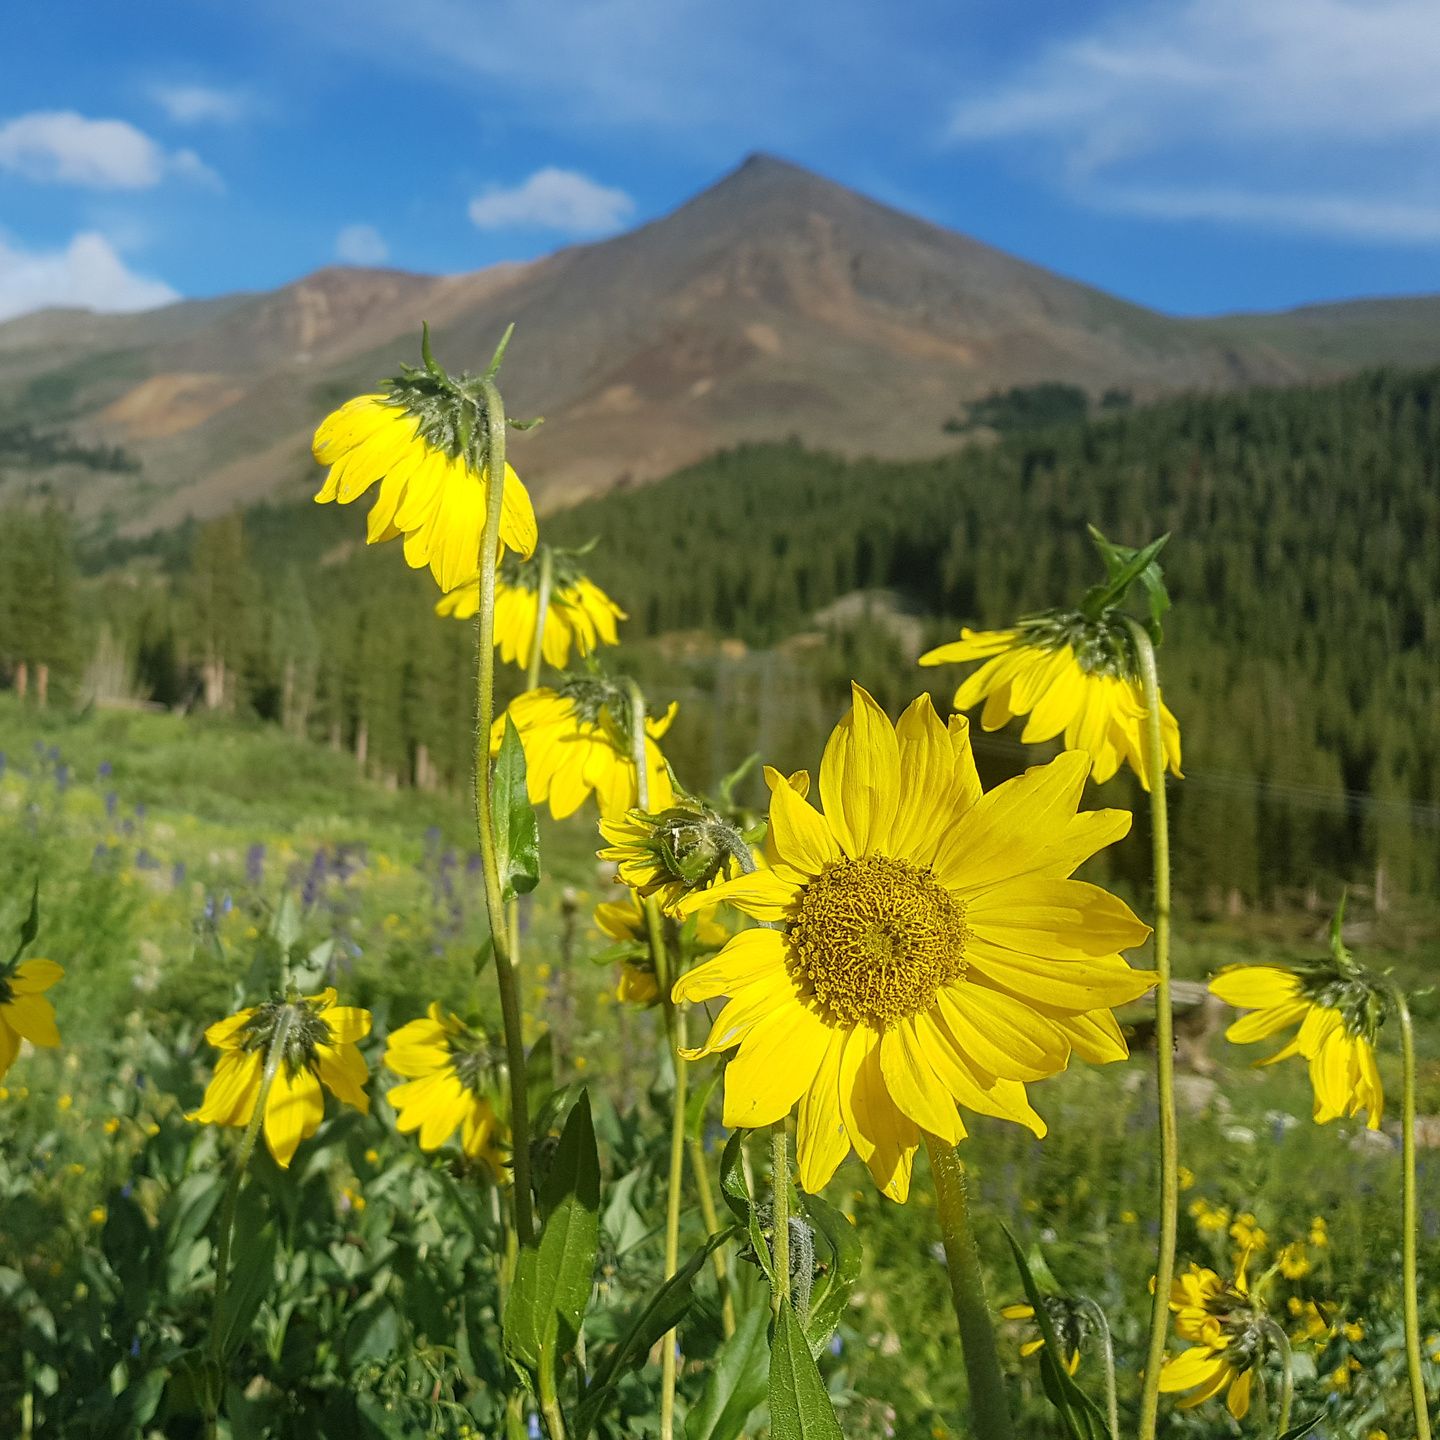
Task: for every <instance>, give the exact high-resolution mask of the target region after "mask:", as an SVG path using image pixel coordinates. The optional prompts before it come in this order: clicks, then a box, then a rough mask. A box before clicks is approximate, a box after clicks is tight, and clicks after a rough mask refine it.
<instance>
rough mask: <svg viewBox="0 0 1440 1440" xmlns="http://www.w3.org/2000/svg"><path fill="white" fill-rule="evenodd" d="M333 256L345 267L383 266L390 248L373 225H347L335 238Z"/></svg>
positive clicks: (388, 256)
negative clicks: (342, 262) (345, 265)
mask: <svg viewBox="0 0 1440 1440" xmlns="http://www.w3.org/2000/svg"><path fill="white" fill-rule="evenodd" d="M335 254H336V257H337V258H338V259H340V260H342V261H344V263H345V264H347V265H383V264H384V263H385V262H386V261H387V260H388V259H389V258H390V247H389V246H388V245H387V244H386V243H385V237H384V236H383V235H381V233H380V232H379V231H378V230H377V229H376V228H375V227H374V226H373V225H347V226H346V227H345V228H344V229H343V230H342V231H341V232H340V233H339V234H338V235H337V236H336V237H335Z"/></svg>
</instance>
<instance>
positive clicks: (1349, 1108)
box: [1210, 965, 1385, 1130]
mask: <svg viewBox="0 0 1440 1440" xmlns="http://www.w3.org/2000/svg"><path fill="white" fill-rule="evenodd" d="M1210 992H1211V994H1213V995H1216V996H1218V997H1219V998H1220V999H1221V1000H1223V1001H1225V1003H1226V1004H1227V1005H1234V1006H1237V1007H1238V1008H1240V1009H1242V1010H1249V1011H1251V1012H1252V1013H1250V1014H1249V1015H1242V1016H1241V1017H1240V1019H1238V1020H1237V1021H1236V1022H1235V1023H1234V1024H1233V1025H1232V1026H1231V1027H1230V1028H1229V1029H1228V1030H1227V1031H1226V1032H1225V1038H1226V1039H1227V1040H1230V1041H1232V1042H1233V1043H1235V1044H1237V1045H1248V1044H1250V1043H1252V1042H1253V1041H1256V1040H1264V1039H1265V1038H1267V1037H1268V1036H1270V1035H1274V1034H1276V1033H1277V1032H1279V1031H1281V1030H1284V1029H1287V1028H1288V1027H1289V1026H1291V1025H1294V1024H1295V1023H1296V1022H1297V1021H1298V1022H1299V1025H1300V1029H1299V1031H1298V1032H1297V1033H1296V1035H1295V1038H1294V1039H1293V1040H1291V1041H1290V1043H1289V1044H1288V1045H1286V1046H1284V1048H1283V1049H1280V1050H1277V1051H1276V1052H1275V1054H1273V1055H1270V1056H1268V1057H1267V1058H1266V1059H1264V1060H1257V1061H1256V1062H1255V1063H1256V1064H1257V1065H1273V1064H1274V1063H1275V1062H1276V1061H1277V1060H1285V1059H1288V1058H1289V1057H1290V1056H1291V1055H1300V1056H1303V1057H1304V1058H1305V1059H1306V1060H1308V1061H1309V1062H1310V1083H1311V1085H1312V1086H1313V1087H1314V1091H1315V1121H1316V1123H1317V1124H1320V1125H1323V1124H1325V1123H1326V1122H1327V1121H1329V1120H1336V1119H1339V1118H1340V1117H1341V1116H1345V1115H1355V1114H1357V1113H1358V1112H1359V1111H1361V1110H1365V1111H1368V1112H1369V1119H1368V1120H1367V1121H1366V1124H1367V1125H1368V1126H1369V1128H1370V1129H1371V1130H1378V1129H1379V1128H1380V1122H1381V1119H1382V1117H1383V1115H1384V1111H1385V1091H1384V1087H1383V1086H1382V1085H1381V1083H1380V1072H1379V1071H1378V1070H1377V1069H1376V1067H1375V1049H1374V1046H1373V1045H1372V1044H1371V1042H1370V1041H1369V1040H1368V1039H1366V1037H1365V1035H1364V1034H1363V1033H1362V1028H1361V1024H1359V1023H1356V1024H1355V1028H1354V1029H1352V1023H1351V1022H1350V1021H1349V1020H1347V1016H1346V1013H1345V1012H1344V1011H1343V1010H1340V1009H1336V1008H1333V1007H1331V1006H1329V1005H1322V1004H1319V1003H1317V1002H1316V1001H1314V1000H1312V999H1310V998H1308V996H1307V993H1306V985H1305V983H1304V981H1303V979H1302V976H1300V975H1298V974H1296V973H1295V972H1294V971H1291V970H1287V969H1283V968H1282V967H1280V966H1278V965H1231V966H1229V967H1227V968H1226V969H1224V970H1222V971H1221V972H1220V973H1219V974H1218V975H1217V976H1216V977H1215V978H1214V979H1213V980H1212V981H1211V982H1210Z"/></svg>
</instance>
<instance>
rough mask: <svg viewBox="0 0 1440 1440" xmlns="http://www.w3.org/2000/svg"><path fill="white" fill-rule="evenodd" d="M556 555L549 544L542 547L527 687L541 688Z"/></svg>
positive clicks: (529, 688)
mask: <svg viewBox="0 0 1440 1440" xmlns="http://www.w3.org/2000/svg"><path fill="white" fill-rule="evenodd" d="M553 566H554V556H553V555H552V553H551V550H550V547H549V546H548V545H542V546H541V547H540V590H539V592H538V594H537V595H536V601H537V603H538V605H539V608H538V609H537V610H536V612H535V643H534V645H532V646H531V647H530V668H529V670H528V671H527V672H526V675H525V688H526V689H527V690H538V689H539V688H540V665H541V662H542V660H543V659H544V656H545V621H546V620H547V619H548V618H549V615H550V576H551V572H552V569H553Z"/></svg>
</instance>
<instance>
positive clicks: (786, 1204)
mask: <svg viewBox="0 0 1440 1440" xmlns="http://www.w3.org/2000/svg"><path fill="white" fill-rule="evenodd" d="M770 1188H771V1190H773V1191H774V1196H775V1217H774V1231H773V1239H772V1241H771V1245H770V1250H771V1258H772V1260H773V1261H774V1265H775V1284H774V1286H773V1287H772V1288H771V1296H770V1309H771V1310H772V1311H773V1312H774V1314H775V1316H776V1318H777V1319H778V1318H779V1315H780V1300H781V1297H782V1296H783V1297H784V1298H785V1299H786V1300H789V1299H790V1144H789V1141H788V1140H787V1138H786V1135H785V1117H784V1116H783V1115H782V1116H781V1117H780V1118H779V1119H778V1120H777V1121H776V1122H775V1123H774V1124H773V1125H772V1126H771V1127H770ZM800 1318H801V1320H803V1319H804V1318H805V1317H804V1316H803V1315H802V1316H801V1317H800Z"/></svg>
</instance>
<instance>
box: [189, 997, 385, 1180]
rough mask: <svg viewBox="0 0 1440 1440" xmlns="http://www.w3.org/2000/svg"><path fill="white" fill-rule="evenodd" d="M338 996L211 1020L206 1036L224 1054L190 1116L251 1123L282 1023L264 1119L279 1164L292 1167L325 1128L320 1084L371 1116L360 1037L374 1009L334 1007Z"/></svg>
mask: <svg viewBox="0 0 1440 1440" xmlns="http://www.w3.org/2000/svg"><path fill="white" fill-rule="evenodd" d="M336 998H337V995H336V992H335V991H334V990H333V989H332V990H325V991H322V992H321V993H320V994H319V995H311V996H308V997H300V996H296V997H294V998H292V999H287V1000H283V1001H271V1002H267V1003H266V1004H264V1005H256V1006H252V1007H251V1008H250V1009H248V1010H241V1011H240V1012H239V1013H238V1014H235V1015H232V1016H230V1017H229V1019H227V1020H221V1021H219V1022H218V1023H216V1024H214V1025H212V1026H211V1027H210V1028H209V1029H208V1030H207V1031H206V1032H205V1039H206V1040H207V1041H209V1043H210V1044H211V1045H213V1046H214V1047H215V1048H216V1049H217V1050H219V1051H221V1052H222V1053H221V1056H220V1060H219V1062H218V1063H217V1064H216V1066H215V1074H214V1076H213V1078H212V1079H211V1081H210V1083H209V1085H207V1086H206V1087H205V1096H204V1099H203V1100H202V1101H201V1104H200V1108H199V1109H198V1110H196V1111H195V1112H194V1113H192V1114H190V1115H188V1116H187V1117H186V1118H187V1119H189V1120H198V1121H199V1122H200V1123H201V1124H203V1125H238V1126H245V1125H248V1124H249V1123H250V1120H251V1117H252V1116H253V1115H254V1113H255V1102H256V1101H257V1100H258V1099H259V1098H260V1089H261V1083H262V1079H263V1073H264V1069H265V1057H266V1054H267V1052H268V1050H269V1048H270V1042H271V1039H272V1037H273V1036H274V1034H275V1032H276V1028H277V1026H278V1025H279V1024H280V1023H281V1022H282V1020H284V1021H287V1022H288V1028H287V1031H286V1038H285V1041H284V1046H283V1050H282V1054H281V1059H280V1065H279V1068H278V1069H277V1070H276V1072H275V1082H274V1084H273V1085H272V1086H271V1087H270V1094H269V1097H268V1099H267V1101H266V1105H265V1117H264V1122H263V1123H264V1128H265V1143H266V1144H267V1145H268V1146H269V1147H270V1153H271V1155H273V1156H274V1157H275V1163H276V1164H277V1165H279V1166H280V1168H281V1169H282V1170H288V1169H289V1168H290V1162H291V1160H293V1159H294V1158H295V1151H296V1149H297V1148H298V1147H299V1144H300V1142H301V1141H302V1140H308V1139H309V1138H310V1136H312V1135H313V1134H314V1133H315V1132H316V1130H318V1129H319V1128H320V1122H321V1120H322V1119H324V1117H325V1095H324V1091H322V1090H321V1088H320V1087H321V1084H322V1082H323V1084H324V1085H325V1087H326V1089H328V1090H329V1091H330V1092H331V1094H333V1095H334V1096H335V1097H336V1098H337V1099H339V1100H342V1101H344V1102H345V1104H347V1105H353V1106H354V1107H355V1108H356V1109H357V1110H358V1111H360V1113H361V1114H362V1115H368V1114H369V1113H370V1097H369V1096H368V1095H367V1094H366V1093H365V1082H366V1081H367V1080H368V1079H369V1077H370V1072H369V1069H368V1067H367V1066H366V1064H365V1057H364V1056H363V1055H361V1053H360V1051H359V1050H358V1049H357V1048H356V1045H355V1042H356V1041H357V1040H361V1039H363V1038H364V1037H365V1036H366V1035H368V1034H369V1033H370V1012H369V1011H368V1010H361V1009H358V1008H357V1007H355V1006H352V1005H337V1004H336V1003H335V1001H336Z"/></svg>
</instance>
